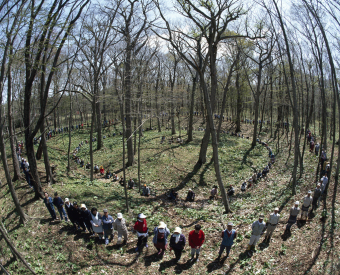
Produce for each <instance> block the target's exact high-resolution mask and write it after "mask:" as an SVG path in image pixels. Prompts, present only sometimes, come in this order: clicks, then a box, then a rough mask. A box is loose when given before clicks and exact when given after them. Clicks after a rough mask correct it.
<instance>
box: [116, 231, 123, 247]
mask: <svg viewBox="0 0 340 275" xmlns="http://www.w3.org/2000/svg"><path fill="white" fill-rule="evenodd" d="M121 243H122V232H120V231H118V239H117V244H121Z"/></svg>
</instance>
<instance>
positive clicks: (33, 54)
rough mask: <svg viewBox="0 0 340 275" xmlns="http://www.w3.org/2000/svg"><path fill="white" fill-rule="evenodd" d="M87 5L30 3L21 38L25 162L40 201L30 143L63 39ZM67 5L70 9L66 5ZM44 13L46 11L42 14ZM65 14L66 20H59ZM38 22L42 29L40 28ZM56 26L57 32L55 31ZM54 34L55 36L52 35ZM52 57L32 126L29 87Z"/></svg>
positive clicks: (57, 0)
mask: <svg viewBox="0 0 340 275" xmlns="http://www.w3.org/2000/svg"><path fill="white" fill-rule="evenodd" d="M88 3H89V0H79V1H73V2H72V3H71V1H70V0H66V1H62V0H54V1H53V2H52V3H51V5H50V6H48V7H45V6H44V4H45V1H44V0H42V1H41V2H40V3H39V4H38V5H36V3H35V2H34V1H32V2H31V3H30V11H29V15H30V16H29V23H28V26H27V31H26V34H25V49H24V56H25V74H26V76H25V90H24V95H25V98H24V127H25V142H26V150H27V158H28V161H29V163H30V172H31V174H32V177H33V184H34V190H35V195H36V198H38V197H41V198H42V197H43V191H42V186H41V183H40V178H39V174H38V170H37V163H36V159H35V155H34V145H33V139H34V137H35V135H36V134H37V132H38V131H39V129H40V127H41V124H42V123H43V121H44V119H45V115H46V106H47V104H46V103H47V99H48V94H49V90H50V85H51V82H52V78H53V75H54V73H55V71H56V68H57V67H58V65H59V63H58V60H59V56H60V53H61V51H62V48H63V46H64V45H65V42H66V39H67V37H68V35H69V33H70V31H71V30H72V28H73V27H74V24H75V23H76V21H77V20H78V19H79V17H80V15H81V13H82V11H83V9H84V8H85V6H86V5H87V4H88ZM69 4H70V5H69ZM45 9H48V11H47V14H45V11H44V10H45ZM66 11H67V15H66V19H65V21H61V20H63V19H62V18H63V17H62V16H61V15H63V14H64V13H65V12H66ZM41 20H43V21H42V22H43V23H42V26H41V25H40V24H41ZM57 26H59V29H58V31H57V30H56V28H57ZM40 27H41V32H39V34H38V36H37V37H35V34H34V30H36V29H37V28H40ZM55 32H56V35H53V34H54V33H55ZM34 37H35V38H34ZM49 54H53V58H52V59H51V65H50V66H49V71H48V72H47V70H46V72H45V74H46V75H47V81H46V83H45V87H44V91H43V96H42V101H41V103H40V106H41V109H40V115H39V117H38V119H37V120H36V122H35V124H34V123H33V120H34V119H35V118H32V116H31V115H32V112H31V111H32V109H31V108H32V104H31V100H32V87H33V83H34V81H35V80H36V77H37V75H38V73H39V69H40V68H41V66H42V65H45V64H42V61H43V57H44V56H46V55H49Z"/></svg>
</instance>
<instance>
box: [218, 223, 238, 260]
mask: <svg viewBox="0 0 340 275" xmlns="http://www.w3.org/2000/svg"><path fill="white" fill-rule="evenodd" d="M233 226H234V224H233V223H232V222H228V225H227V229H226V230H224V231H222V243H221V246H220V251H219V252H218V258H217V260H218V261H219V260H220V259H221V256H222V253H223V251H224V249H226V250H227V258H228V257H229V254H230V249H231V247H232V246H233V244H234V239H235V238H236V237H237V232H236V230H235V229H233Z"/></svg>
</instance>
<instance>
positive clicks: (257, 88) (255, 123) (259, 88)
mask: <svg viewBox="0 0 340 275" xmlns="http://www.w3.org/2000/svg"><path fill="white" fill-rule="evenodd" d="M261 81H262V63H261V62H260V63H259V74H258V76H257V87H256V93H255V105H254V109H255V119H254V120H255V121H254V133H253V141H252V143H251V146H252V147H255V145H256V136H257V125H258V122H259V102H260V93H261Z"/></svg>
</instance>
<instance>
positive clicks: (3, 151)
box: [0, 114, 27, 224]
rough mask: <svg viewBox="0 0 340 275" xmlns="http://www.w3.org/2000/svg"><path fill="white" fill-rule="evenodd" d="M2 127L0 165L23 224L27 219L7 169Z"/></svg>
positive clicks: (0, 132) (0, 133)
mask: <svg viewBox="0 0 340 275" xmlns="http://www.w3.org/2000/svg"><path fill="white" fill-rule="evenodd" d="M0 118H1V114H0ZM2 129H3V125H1V124H0V151H1V161H2V166H3V167H4V171H5V176H6V180H7V185H8V188H9V191H10V192H11V196H12V199H13V202H14V204H15V208H16V211H17V213H18V215H19V217H20V223H23V224H25V223H26V221H27V219H26V215H25V213H24V212H23V210H22V208H21V205H20V202H19V199H18V196H17V193H16V192H15V189H14V186H13V183H12V179H11V175H10V173H9V169H8V163H7V156H6V147H5V142H4V136H3V131H2Z"/></svg>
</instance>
